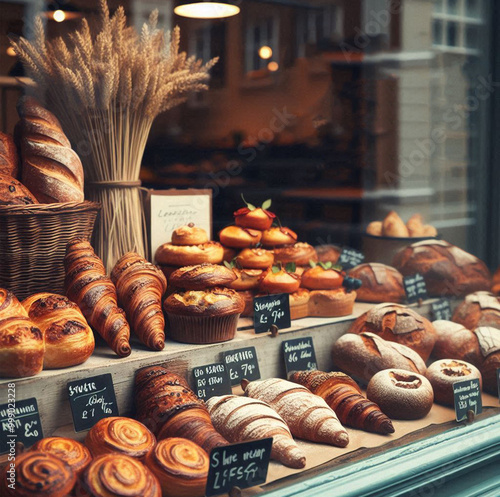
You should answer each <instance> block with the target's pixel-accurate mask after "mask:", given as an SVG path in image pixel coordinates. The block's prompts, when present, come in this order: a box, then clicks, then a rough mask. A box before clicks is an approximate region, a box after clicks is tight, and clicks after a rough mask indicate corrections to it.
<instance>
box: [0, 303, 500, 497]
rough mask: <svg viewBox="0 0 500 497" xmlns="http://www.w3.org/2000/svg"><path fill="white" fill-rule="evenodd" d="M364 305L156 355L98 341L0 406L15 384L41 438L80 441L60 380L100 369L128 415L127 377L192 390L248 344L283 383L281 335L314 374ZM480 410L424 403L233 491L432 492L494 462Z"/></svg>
mask: <svg viewBox="0 0 500 497" xmlns="http://www.w3.org/2000/svg"><path fill="white" fill-rule="evenodd" d="M430 305H431V301H426V302H424V303H423V304H422V305H421V306H420V308H419V309H418V311H419V312H420V313H421V314H423V315H425V316H428V315H429V312H430ZM371 307H372V305H371V304H363V303H356V304H355V306H354V312H353V314H352V315H351V316H347V317H343V318H304V319H300V320H296V321H292V327H291V328H289V329H286V330H280V332H279V333H278V335H277V336H271V334H269V333H266V334H260V335H256V334H255V333H254V330H253V325H252V321H251V320H250V319H241V320H240V326H239V329H238V331H237V335H236V337H235V339H234V340H232V341H229V342H224V343H220V344H212V345H188V344H181V343H174V342H170V341H167V343H166V345H165V349H164V350H163V351H162V352H152V351H149V350H147V349H145V348H144V347H142V346H141V345H140V344H138V343H135V344H134V345H133V351H132V354H131V355H130V356H129V357H127V358H125V359H120V358H118V357H116V356H115V355H114V354H113V352H112V351H111V350H109V348H107V347H106V346H105V345H100V346H98V347H97V348H96V351H95V353H94V355H93V356H92V357H91V358H90V359H89V360H88V361H87V362H86V363H85V364H82V365H80V366H76V367H73V368H68V369H60V370H52V371H43V372H42V373H40V374H39V375H37V376H35V377H31V378H26V379H19V380H15V381H12V380H1V381H0V404H3V403H6V402H7V400H6V398H4V397H7V386H8V384H9V383H15V394H16V402H20V401H22V400H25V399H31V398H36V400H37V405H38V412H39V414H40V420H41V424H42V428H43V434H44V436H51V435H61V436H68V437H72V438H76V439H82V438H83V437H84V436H85V434H86V432H85V431H83V432H78V433H76V432H75V430H74V426H73V421H72V414H71V409H70V403H69V399H68V392H67V384H68V382H71V381H74V380H82V379H85V378H90V377H93V376H96V375H103V374H106V373H110V374H111V377H112V381H113V385H114V390H115V393H116V401H117V406H118V410H119V413H120V415H130V414H132V413H133V385H134V376H135V372H136V371H137V370H138V369H140V368H143V367H145V366H149V365H152V364H163V365H166V366H168V368H169V369H171V370H173V371H175V372H177V373H179V374H182V375H186V376H187V377H188V380H189V381H190V383H191V384H192V385H194V384H193V377H192V369H193V368H194V367H197V366H202V365H206V364H211V363H218V362H222V356H223V353H224V352H228V351H233V350H237V349H241V348H245V347H255V350H256V354H257V359H258V363H259V368H260V373H261V377H262V378H270V377H281V378H284V377H285V367H284V363H283V357H282V342H283V341H284V340H289V339H291V338H305V337H311V338H312V341H313V344H314V349H315V353H316V360H317V365H318V369H320V370H331V369H332V367H333V365H332V361H331V358H330V349H331V346H332V344H333V343H334V342H335V341H336V340H337V339H338V338H339V337H340V336H341V335H343V334H344V333H346V331H347V330H348V328H349V326H350V323H351V322H352V321H353V320H354V319H355V318H356V317H357V316H359V315H360V314H362V313H363V312H365V311H367V310H368V309H369V308H371ZM233 391H234V392H235V393H241V389H240V388H239V387H234V388H233ZM483 404H484V406H486V407H485V410H484V412H483V414H481V415H480V416H478V417H477V419H476V420H474V422H473V423H468V424H467V423H456V422H455V421H454V412H453V410H452V409H449V408H444V407H441V406H438V405H434V407H433V409H432V410H431V413H430V414H429V415H428V416H427V417H426V418H424V419H423V420H419V421H406V422H404V421H403V422H402V421H400V422H395V428H396V432H395V433H394V434H393V435H391V436H382V435H376V434H369V433H365V432H361V431H359V430H348V431H349V433H350V443H349V445H348V447H347V448H344V449H341V448H337V447H328V446H325V445H318V444H313V443H308V442H302V441H299V444H301V445H302V446H303V449H304V451H305V452H306V456H307V460H308V464H307V466H306V468H305V469H304V470H291V469H289V468H285V467H284V466H282V465H280V464H278V463H274V462H272V463H271V465H270V469H269V475H268V480H267V482H266V485H264V486H262V487H254V488H252V489H248V490H245V491H243V493H244V494H247V495H252V494H254V493H262V492H264V493H271V494H272V495H276V496H278V495H279V496H285V495H300V494H302V495H304V496H306V495H307V496H308V497H309V496H311V495H327V494H328V495H333V494H335V495H377V496H380V495H394V496H395V495H407V494H406V493H405V492H407V491H408V489H410V488H412V489H415V488H417V489H421V488H422V486H425V485H431V487H432V488H433V489H434V490H436V489H437V488H438V487H437V486H436V485H438V483H439V482H440V481H445V480H443V478H445V477H450V478H451V477H455V476H456V475H458V474H460V475H461V477H463V475H465V474H469V475H475V474H476V473H474V472H471V473H466V472H465V470H466V469H474V468H475V466H476V465H478V464H479V465H481V467H482V468H483V469H484V468H486V467H487V465H488V464H490V463H491V464H498V462H499V461H500V408H499V403H498V399H497V398H494V397H492V396H489V395H483ZM412 454H414V457H413V456H412ZM2 457H3V458H5V457H6V456H0V463H1V462H2ZM484 470H485V469H484ZM485 471H486V470H485ZM492 478H493V480H492V482H491V484H492V485H493V486H495V485H500V475H498V471H497V472H493V476H492ZM441 485H442V484H441ZM447 488H448V485H447ZM450 488H452V487H451V486H450ZM499 488H500V487H499ZM370 489H371V490H370ZM482 490H484V488H482ZM415 495H421V494H419V493H416V494H415ZM422 495H423V494H422ZM439 495H441V494H439ZM451 495H453V494H451ZM457 495H458V494H457ZM478 495H487V494H478ZM492 495H498V494H492Z"/></svg>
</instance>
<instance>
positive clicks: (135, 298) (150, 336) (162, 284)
mask: <svg viewBox="0 0 500 497" xmlns="http://www.w3.org/2000/svg"><path fill="white" fill-rule="evenodd" d="M111 281H112V282H113V283H114V284H115V286H116V292H117V294H118V300H119V302H120V305H122V306H123V308H124V310H125V313H126V315H127V318H128V321H129V323H130V325H131V326H132V329H133V330H134V332H135V334H136V335H137V336H138V337H139V339H140V340H141V342H142V343H143V344H144V345H146V346H148V347H149V348H150V349H153V350H163V347H164V345H165V318H164V316H163V310H162V297H163V295H164V294H165V292H166V290H167V279H166V278H165V275H164V274H163V272H162V271H161V270H160V269H159V268H158V267H157V266H155V265H153V264H151V263H150V262H148V261H146V259H144V257H142V256H141V255H139V254H137V253H135V252H129V253H127V254H125V255H124V256H123V257H121V258H120V259H119V260H118V262H117V263H116V265H115V267H114V268H113V271H112V272H111Z"/></svg>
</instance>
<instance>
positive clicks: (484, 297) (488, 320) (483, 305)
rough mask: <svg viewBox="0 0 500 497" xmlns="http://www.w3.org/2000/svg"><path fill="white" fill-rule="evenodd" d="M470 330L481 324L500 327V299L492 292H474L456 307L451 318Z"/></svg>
mask: <svg viewBox="0 0 500 497" xmlns="http://www.w3.org/2000/svg"><path fill="white" fill-rule="evenodd" d="M451 320H452V321H455V323H459V324H462V325H463V326H465V327H466V328H468V329H469V330H473V329H474V328H478V327H480V326H492V327H493V328H499V329H500V301H499V300H498V298H497V297H495V295H493V294H492V293H490V292H474V293H471V294H469V295H467V297H465V300H464V301H463V302H462V303H461V304H460V305H459V306H458V307H457V308H456V309H455V312H454V313H453V317H452V318H451Z"/></svg>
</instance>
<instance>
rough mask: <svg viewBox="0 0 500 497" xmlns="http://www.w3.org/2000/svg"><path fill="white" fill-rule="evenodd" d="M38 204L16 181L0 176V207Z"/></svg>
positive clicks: (9, 177)
mask: <svg viewBox="0 0 500 497" xmlns="http://www.w3.org/2000/svg"><path fill="white" fill-rule="evenodd" d="M33 204H38V200H37V199H36V198H35V196H34V195H33V194H32V193H31V192H30V191H29V190H28V189H27V188H26V187H25V186H24V185H23V184H22V183H20V182H19V181H17V179H14V178H12V177H11V176H6V175H4V174H0V205H33Z"/></svg>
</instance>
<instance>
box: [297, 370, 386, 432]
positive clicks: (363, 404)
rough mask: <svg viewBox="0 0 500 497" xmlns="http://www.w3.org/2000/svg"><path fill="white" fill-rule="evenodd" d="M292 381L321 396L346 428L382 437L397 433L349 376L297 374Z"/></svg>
mask: <svg viewBox="0 0 500 497" xmlns="http://www.w3.org/2000/svg"><path fill="white" fill-rule="evenodd" d="M289 379H290V380H291V381H293V382H295V383H298V384H300V385H303V386H304V387H306V388H308V389H309V390H310V391H311V392H312V393H314V394H316V395H319V396H320V397H322V398H323V399H324V400H325V401H326V403H327V404H328V405H329V406H330V407H331V408H332V409H333V411H334V412H335V414H336V415H337V416H338V417H339V420H340V422H341V423H342V424H343V425H345V426H352V427H353V428H358V429H360V430H365V431H370V432H373V433H381V434H383V435H387V434H389V433H394V426H393V425H392V422H391V420H390V419H389V418H388V417H387V416H386V415H385V414H384V413H383V412H382V411H381V410H380V408H379V407H378V405H377V404H375V403H374V402H372V401H371V400H368V399H367V398H366V397H364V396H363V395H362V393H361V389H360V388H359V386H358V384H357V383H356V382H355V381H354V380H353V379H352V378H351V377H350V376H348V375H346V374H344V373H340V372H331V373H325V372H323V371H295V372H293V373H291V374H290V376H289Z"/></svg>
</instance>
